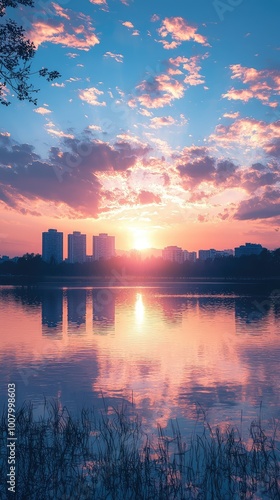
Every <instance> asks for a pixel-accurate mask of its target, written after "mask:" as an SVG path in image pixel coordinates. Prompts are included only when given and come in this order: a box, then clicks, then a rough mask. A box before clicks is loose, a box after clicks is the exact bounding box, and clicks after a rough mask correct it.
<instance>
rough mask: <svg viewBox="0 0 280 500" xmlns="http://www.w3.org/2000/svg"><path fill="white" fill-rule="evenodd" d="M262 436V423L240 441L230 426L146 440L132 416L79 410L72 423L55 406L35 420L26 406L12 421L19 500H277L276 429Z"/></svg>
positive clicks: (3, 436) (3, 463) (3, 470)
mask: <svg viewBox="0 0 280 500" xmlns="http://www.w3.org/2000/svg"><path fill="white" fill-rule="evenodd" d="M6 414H7V411H4V412H3V415H2V419H1V433H0V450H1V456H0V474H1V478H2V481H1V485H0V497H1V498H3V499H4V498H10V497H8V496H7V485H6V481H5V478H6V474H7V467H8V465H7V447H6V444H7V430H8V426H7V424H8V422H7V415H6ZM269 434H270V436H269V437H268V435H266V433H265V432H264V430H263V428H262V424H261V422H260V420H257V421H254V422H252V424H251V427H250V438H249V440H247V441H246V442H245V440H243V439H242V437H241V435H240V433H239V431H238V430H237V429H235V428H233V427H228V428H227V429H226V430H224V431H223V432H222V431H221V429H220V428H215V429H212V428H211V427H210V426H209V425H208V424H207V423H206V422H204V431H203V432H201V433H199V434H196V435H192V436H191V437H190V439H189V440H188V441H187V442H185V441H184V440H183V438H182V436H181V433H180V429H179V427H178V425H177V423H176V422H175V423H173V425H172V433H171V435H169V436H168V435H166V434H165V433H164V431H163V429H162V428H161V427H158V434H157V436H156V437H155V436H148V435H146V434H145V432H144V430H143V425H142V424H141V420H140V418H139V416H138V415H137V414H135V413H134V411H132V412H131V411H127V410H126V409H125V407H121V408H119V409H114V410H113V411H111V412H108V411H106V410H104V411H103V412H100V413H98V414H97V413H95V412H93V411H90V410H83V411H81V413H80V415H79V418H74V417H72V416H70V414H69V413H68V411H67V410H66V409H65V408H63V409H62V408H60V407H59V406H58V405H57V404H55V403H52V404H51V403H48V404H46V405H45V411H44V415H43V416H42V417H41V418H40V419H39V420H38V419H37V420H36V419H35V417H34V411H33V408H32V406H31V405H28V404H26V405H24V406H23V407H22V408H20V409H19V410H18V411H17V414H16V436H17V444H16V461H17V467H16V490H17V493H16V496H14V495H13V498H17V499H18V500H23V499H28V500H33V499H34V500H35V499H36V500H37V499H41V500H48V499H55V500H60V499H61V500H62V499H69V500H70V499H71V500H72V499H74V500H76V499H79V500H80V499H81V500H82V499H85V500H91V499H96V500H103V499H104V500H105V499H108V500H128V499H129V500H141V499H143V500H149V499H151V500H156V499H158V500H165V499H166V500H173V499H174V500H175V499H180V500H183V499H205V500H208V499H209V500H210V499H213V500H219V499H221V500H227V499H228V500H235V499H246V500H247V499H260V498H264V499H266V498H267V499H279V498H280V462H279V460H280V450H279V446H278V444H277V427H276V425H275V426H274V430H273V432H272V433H271V432H270V433H269Z"/></svg>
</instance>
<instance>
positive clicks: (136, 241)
mask: <svg viewBox="0 0 280 500" xmlns="http://www.w3.org/2000/svg"><path fill="white" fill-rule="evenodd" d="M150 246H151V245H150V241H149V236H148V234H147V231H145V230H144V229H134V230H133V248H135V250H145V249H146V248H150Z"/></svg>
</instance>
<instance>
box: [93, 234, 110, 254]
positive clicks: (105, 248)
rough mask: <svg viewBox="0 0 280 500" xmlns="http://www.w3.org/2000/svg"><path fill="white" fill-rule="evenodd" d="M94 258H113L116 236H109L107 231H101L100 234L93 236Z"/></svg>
mask: <svg viewBox="0 0 280 500" xmlns="http://www.w3.org/2000/svg"><path fill="white" fill-rule="evenodd" d="M92 246H93V252H92V253H93V260H99V259H104V260H107V259H111V257H114V256H115V236H108V234H107V233H100V234H99V236H93V238H92Z"/></svg>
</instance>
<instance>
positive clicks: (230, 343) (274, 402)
mask: <svg viewBox="0 0 280 500" xmlns="http://www.w3.org/2000/svg"><path fill="white" fill-rule="evenodd" d="M199 292H200V293H199ZM214 292H216V293H214ZM249 292H250V293H249ZM256 292H258V293H256V294H255V295H254V293H253V291H252V289H250V290H249V291H248V288H246V287H245V288H244V287H243V288H242V287H240V288H239V289H237V288H234V287H233V286H231V287H229V286H228V287H227V288H225V287H224V288H222V287H221V286H220V285H219V286H217V287H216V288H215V286H214V285H208V288H206V287H205V286H202V287H201V288H199V286H198V285H195V286H193V287H192V286H190V285H188V286H185V287H184V288H183V287H181V288H180V287H175V286H174V287H173V288H171V287H169V288H154V289H153V288H146V289H145V288H144V287H142V288H138V289H137V288H130V289H129V288H127V289H125V288H124V289H113V288H100V289H93V288H90V289H89V288H88V289H86V288H82V287H80V288H73V287H72V288H68V289H64V290H63V289H62V288H50V289H40V288H37V289H35V288H34V289H30V290H28V289H27V288H22V289H21V288H19V287H18V288H11V287H10V288H5V287H3V288H0V312H1V316H2V323H3V327H4V330H3V331H5V332H9V336H8V335H3V336H2V337H1V339H0V358H1V365H0V377H1V380H5V381H7V380H12V381H16V382H17V383H18V398H19V403H20V401H21V400H24V399H25V398H29V399H32V400H35V401H36V402H37V403H38V405H40V404H41V402H42V400H43V394H44V395H46V396H47V397H57V394H60V396H59V398H60V399H61V403H62V404H67V405H70V406H71V405H72V406H73V407H76V406H83V405H89V404H94V405H95V406H96V407H98V406H102V404H103V403H102V396H103V397H105V399H106V401H108V402H109V403H110V404H111V405H116V404H117V402H118V401H121V399H122V398H125V399H127V400H128V401H129V400H131V394H132V391H133V399H134V403H135V405H136V407H137V408H138V409H139V410H141V412H142V416H143V419H144V422H145V423H146V424H147V425H148V424H149V425H151V426H154V425H155V423H156V422H159V423H161V425H168V421H169V419H170V418H176V417H177V418H178V419H184V422H186V421H191V420H193V419H195V417H196V414H197V407H198V405H201V406H202V407H203V408H204V409H205V410H206V411H207V412H208V416H209V419H210V420H211V419H212V421H224V420H226V419H227V418H231V419H233V420H234V419H237V420H238V419H239V418H240V412H241V409H242V411H243V414H244V415H247V416H248V419H250V418H251V417H252V418H253V417H255V415H256V411H257V408H258V406H259V404H260V401H263V406H264V407H266V409H267V412H268V413H269V416H270V417H279V414H278V408H279V403H280V379H279V377H278V376H277V373H278V364H279V357H280V336H279V328H278V322H277V320H278V318H279V301H278V302H277V300H276V299H275V297H274V299H273V300H271V299H269V304H267V306H265V300H268V299H267V297H269V296H270V295H269V294H270V292H269V293H268V294H267V295H266V296H261V295H260V294H259V291H256ZM256 301H257V302H258V304H261V306H260V307H263V313H262V314H261V315H253V313H254V312H258V310H259V309H260V307H259V309H258V307H256ZM40 309H41V310H40ZM259 312H261V311H259ZM137 332H140V333H141V334H140V335H135V333H137ZM1 397H2V398H5V397H6V393H5V388H3V387H1V393H0V398H1ZM244 418H245V417H244Z"/></svg>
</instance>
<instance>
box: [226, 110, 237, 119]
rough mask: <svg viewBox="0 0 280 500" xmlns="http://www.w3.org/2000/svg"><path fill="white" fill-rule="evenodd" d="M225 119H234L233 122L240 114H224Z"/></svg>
mask: <svg viewBox="0 0 280 500" xmlns="http://www.w3.org/2000/svg"><path fill="white" fill-rule="evenodd" d="M223 117H224V118H232V119H233V120H235V118H238V117H239V112H238V111H237V112H236V113H224V114H223Z"/></svg>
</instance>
